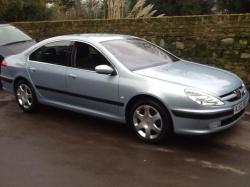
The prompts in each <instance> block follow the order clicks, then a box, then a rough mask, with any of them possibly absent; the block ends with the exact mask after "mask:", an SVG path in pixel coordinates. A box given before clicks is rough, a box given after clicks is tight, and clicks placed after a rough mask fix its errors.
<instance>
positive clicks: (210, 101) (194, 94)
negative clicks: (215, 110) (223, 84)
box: [185, 89, 224, 106]
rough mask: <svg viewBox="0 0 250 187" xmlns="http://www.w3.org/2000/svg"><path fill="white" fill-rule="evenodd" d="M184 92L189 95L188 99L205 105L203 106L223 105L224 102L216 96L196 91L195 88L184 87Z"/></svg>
mask: <svg viewBox="0 0 250 187" xmlns="http://www.w3.org/2000/svg"><path fill="white" fill-rule="evenodd" d="M185 93H186V94H187V96H188V97H189V99H191V100H193V101H195V102H196V103H198V104H200V105H205V106H220V105H224V103H223V102H222V101H221V100H219V99H218V98H216V97H214V96H211V95H208V94H205V93H202V92H199V91H196V90H189V89H186V90H185Z"/></svg>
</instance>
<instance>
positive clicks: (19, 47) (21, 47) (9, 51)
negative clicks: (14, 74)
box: [0, 40, 36, 58]
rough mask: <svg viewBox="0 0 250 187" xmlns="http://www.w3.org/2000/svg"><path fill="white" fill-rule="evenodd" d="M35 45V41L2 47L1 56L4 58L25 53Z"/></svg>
mask: <svg viewBox="0 0 250 187" xmlns="http://www.w3.org/2000/svg"><path fill="white" fill-rule="evenodd" d="M35 44H36V42H35V41H34V40H31V41H27V42H24V43H17V44H12V45H5V46H0V55H1V56H3V57H4V58H5V57H7V56H10V55H15V54H18V53H21V52H23V51H25V50H26V49H28V48H29V47H31V46H33V45H35Z"/></svg>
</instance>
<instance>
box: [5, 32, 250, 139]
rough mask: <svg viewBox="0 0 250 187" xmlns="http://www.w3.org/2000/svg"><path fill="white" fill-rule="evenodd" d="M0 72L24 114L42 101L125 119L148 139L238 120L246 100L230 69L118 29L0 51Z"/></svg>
mask: <svg viewBox="0 0 250 187" xmlns="http://www.w3.org/2000/svg"><path fill="white" fill-rule="evenodd" d="M1 78H2V80H3V88H4V89H5V90H7V91H9V92H12V93H13V94H15V96H16V100H17V103H18V105H19V106H20V108H21V109H22V110H24V111H26V112H30V111H34V110H35V109H36V107H37V106H38V103H42V104H47V105H51V106H55V107H60V108H63V109H69V110H72V111H76V112H82V113H85V114H89V115H94V116H98V117H102V118H107V119H111V120H116V121H119V122H123V123H125V122H127V123H129V124H130V125H131V127H132V128H133V129H134V132H135V134H136V135H137V136H138V137H139V138H140V139H142V140H144V141H146V142H150V143H153V142H159V141H162V140H163V139H165V138H166V137H168V136H170V135H171V134H172V133H173V132H175V133H180V134H192V135H197V134H198V135H202V134H209V133H214V132H218V131H222V130H225V129H227V128H229V127H231V126H233V125H234V124H235V123H236V122H237V121H238V120H240V119H241V117H242V116H243V115H244V111H245V108H246V106H247V103H248V99H249V94H248V92H247V90H246V87H245V85H244V83H243V82H242V80H241V79H240V78H239V77H238V76H237V75H235V74H233V73H230V72H228V71H225V70H221V69H218V68H214V67H209V66H206V65H202V64H196V63H193V62H188V61H185V60H183V59H180V58H178V57H176V56H174V55H173V54H171V53H169V52H168V51H166V50H164V49H162V48H160V47H158V46H156V45H155V44H152V43H150V42H148V41H146V40H143V39H140V38H137V37H133V36H125V35H111V34H82V35H81V34H78V35H68V36H60V37H54V38H50V39H47V40H44V41H42V42H40V43H38V44H36V45H34V46H33V47H31V48H29V49H28V50H26V51H24V52H22V53H20V54H18V55H13V56H10V57H7V58H6V59H5V61H4V64H3V66H2V75H1Z"/></svg>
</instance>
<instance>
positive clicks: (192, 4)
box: [147, 0, 214, 16]
mask: <svg viewBox="0 0 250 187" xmlns="http://www.w3.org/2000/svg"><path fill="white" fill-rule="evenodd" d="M147 4H154V5H155V9H157V10H158V14H166V15H168V16H172V15H194V14H195V15H197V14H209V13H211V10H212V7H213V6H214V1H213V0H188V1H187V0H164V1H162V0H147Z"/></svg>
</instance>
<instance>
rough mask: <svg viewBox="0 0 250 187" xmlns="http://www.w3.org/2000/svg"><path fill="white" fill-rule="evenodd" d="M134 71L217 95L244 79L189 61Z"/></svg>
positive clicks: (235, 86) (239, 83) (234, 87)
mask: <svg viewBox="0 0 250 187" xmlns="http://www.w3.org/2000/svg"><path fill="white" fill-rule="evenodd" d="M134 72H135V73H137V74H140V75H143V76H147V77H150V78H154V79H159V80H163V81H169V82H173V83H177V84H181V85H185V86H187V87H193V88H196V89H199V90H204V91H207V92H212V93H214V94H215V95H216V96H221V95H224V94H227V93H229V92H231V91H233V90H235V89H237V88H238V87H240V86H241V84H242V81H241V80H240V79H239V78H238V77H237V76H236V75H234V74H233V73H230V72H228V71H225V70H221V69H218V68H214V67H209V66H206V65H202V64H196V63H192V62H188V61H177V62H175V63H173V64H166V65H162V66H157V67H152V68H147V69H143V70H137V71H134Z"/></svg>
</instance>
